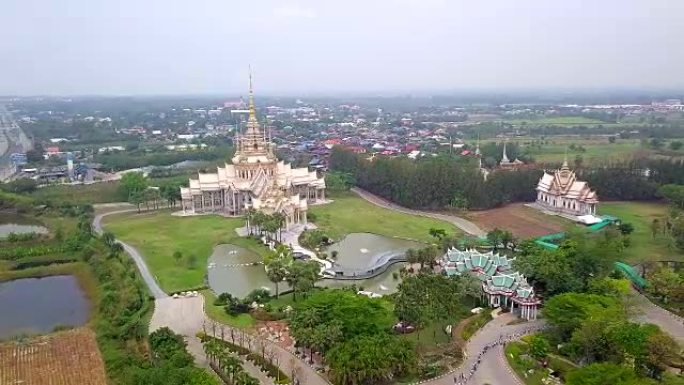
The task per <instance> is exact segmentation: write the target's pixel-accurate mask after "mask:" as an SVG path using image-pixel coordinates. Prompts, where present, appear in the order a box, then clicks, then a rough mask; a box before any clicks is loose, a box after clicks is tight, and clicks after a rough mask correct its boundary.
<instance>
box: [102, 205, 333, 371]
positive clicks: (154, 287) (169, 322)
mask: <svg viewBox="0 0 684 385" xmlns="http://www.w3.org/2000/svg"><path fill="white" fill-rule="evenodd" d="M135 211H137V210H136V209H125V210H117V211H111V212H107V213H102V214H98V215H96V216H95V218H94V219H93V230H94V231H95V232H96V233H97V234H100V235H101V234H102V233H103V232H104V229H103V227H102V219H103V218H104V217H106V216H108V215H115V214H123V213H130V212H135ZM117 242H118V243H120V244H121V245H122V246H123V248H124V250H125V251H126V252H127V253H128V254H129V255H130V256H131V258H133V260H134V261H135V264H136V266H137V267H138V270H139V271H140V274H141V276H142V277H143V280H144V281H145V284H146V285H147V287H148V288H149V290H150V292H151V293H152V295H153V296H154V298H155V301H154V313H153V314H152V319H151V320H150V327H149V330H150V331H154V330H157V329H159V328H162V327H168V328H169V329H171V330H173V331H174V332H175V333H178V334H180V335H182V336H184V337H185V338H186V340H187V342H188V351H189V352H190V353H191V354H192V355H193V357H194V358H195V361H196V362H197V364H199V365H202V366H205V367H208V363H207V360H206V356H205V354H204V350H203V348H202V343H201V342H200V340H199V339H198V338H197V333H198V332H200V331H202V330H207V332H208V333H209V334H212V333H211V332H210V331H211V330H212V329H211V328H212V326H211V325H214V324H215V325H218V324H216V323H215V322H214V321H212V320H210V319H209V318H208V317H207V316H206V314H205V312H204V297H202V296H198V297H181V298H173V297H170V296H169V295H168V294H166V293H165V292H164V291H163V290H162V289H161V287H159V285H158V284H157V281H156V280H155V279H154V277H153V275H152V274H151V273H150V271H149V269H148V268H147V265H146V264H145V260H144V259H143V257H142V255H141V254H140V252H139V251H138V250H137V249H136V248H134V247H133V246H131V245H129V244H127V243H125V242H122V241H120V240H117ZM220 327H221V326H217V328H220ZM222 327H223V328H224V330H225V331H226V333H227V334H226V335H230V330H231V328H230V327H229V326H225V325H223V326H222ZM240 332H241V331H240ZM217 335H218V332H217ZM236 342H237V340H236ZM250 342H252V341H251V340H250ZM265 342H266V344H267V346H269V347H270V349H271V350H272V351H273V352H274V357H275V358H274V359H275V360H276V361H277V363H278V366H279V367H280V368H281V370H282V371H283V372H284V373H285V374H286V375H288V376H291V375H292V373H293V372H296V373H297V378H298V379H299V381H300V383H301V384H306V385H309V384H310V385H329V382H328V381H326V380H325V379H324V378H323V377H321V376H320V375H319V374H318V373H317V372H316V371H315V370H314V369H313V368H312V367H310V366H309V365H307V364H306V363H304V362H303V361H301V360H300V359H298V358H297V357H295V356H294V354H293V353H291V352H290V351H288V350H286V349H284V348H283V347H281V346H280V345H277V344H275V343H273V342H271V341H265ZM241 345H242V346H243V347H246V348H248V349H249V348H250V346H248V343H247V340H246V339H245V340H244V341H243V343H242V344H241ZM252 346H253V345H252ZM243 366H244V368H245V370H246V371H247V372H249V373H250V374H251V375H252V376H253V377H255V378H257V379H259V381H260V383H261V384H269V385H270V384H273V381H272V380H271V379H268V378H267V377H266V376H265V375H264V374H263V373H262V372H260V371H259V369H257V368H256V367H255V366H254V365H253V364H251V363H250V362H245V364H244V365H243Z"/></svg>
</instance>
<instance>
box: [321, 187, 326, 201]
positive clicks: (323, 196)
mask: <svg viewBox="0 0 684 385" xmlns="http://www.w3.org/2000/svg"><path fill="white" fill-rule="evenodd" d="M321 195H322V196H321V199H322V200H325V189H321Z"/></svg>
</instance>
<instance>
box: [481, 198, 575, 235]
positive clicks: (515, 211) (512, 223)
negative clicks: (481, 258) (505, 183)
mask: <svg viewBox="0 0 684 385" xmlns="http://www.w3.org/2000/svg"><path fill="white" fill-rule="evenodd" d="M468 219H470V220H471V221H473V222H475V223H476V224H477V225H478V226H480V227H482V228H483V229H485V230H487V231H491V230H494V229H495V228H499V229H502V230H508V231H510V232H512V233H513V235H515V236H516V237H518V238H520V239H526V238H533V237H539V236H542V235H547V234H552V233H557V232H559V231H563V230H564V229H565V228H566V227H567V226H568V225H570V224H571V222H570V221H568V220H567V219H564V218H561V217H557V216H553V215H547V214H544V213H542V212H539V211H537V210H535V209H533V208H531V207H527V206H525V205H524V204H523V203H513V204H510V205H507V206H504V207H499V208H496V209H491V210H484V211H473V212H470V213H469V214H468Z"/></svg>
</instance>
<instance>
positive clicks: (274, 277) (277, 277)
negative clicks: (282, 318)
mask: <svg viewBox="0 0 684 385" xmlns="http://www.w3.org/2000/svg"><path fill="white" fill-rule="evenodd" d="M266 276H268V279H269V281H271V282H273V283H274V284H275V295H276V298H278V296H279V294H280V291H279V287H278V284H280V282H282V281H283V280H284V279H285V277H287V270H286V269H285V264H284V263H283V260H282V259H281V258H278V259H274V260H273V261H271V263H269V264H268V265H266Z"/></svg>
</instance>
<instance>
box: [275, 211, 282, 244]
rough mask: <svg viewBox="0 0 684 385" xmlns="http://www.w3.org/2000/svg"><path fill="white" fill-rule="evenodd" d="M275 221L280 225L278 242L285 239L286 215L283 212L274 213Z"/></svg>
mask: <svg viewBox="0 0 684 385" xmlns="http://www.w3.org/2000/svg"><path fill="white" fill-rule="evenodd" d="M273 221H274V222H275V223H276V225H278V242H282V240H283V225H284V224H285V215H284V214H283V213H281V212H277V213H274V214H273Z"/></svg>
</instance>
